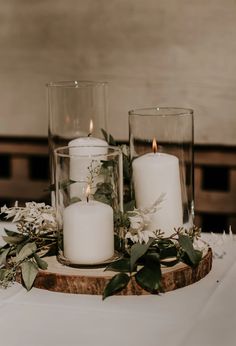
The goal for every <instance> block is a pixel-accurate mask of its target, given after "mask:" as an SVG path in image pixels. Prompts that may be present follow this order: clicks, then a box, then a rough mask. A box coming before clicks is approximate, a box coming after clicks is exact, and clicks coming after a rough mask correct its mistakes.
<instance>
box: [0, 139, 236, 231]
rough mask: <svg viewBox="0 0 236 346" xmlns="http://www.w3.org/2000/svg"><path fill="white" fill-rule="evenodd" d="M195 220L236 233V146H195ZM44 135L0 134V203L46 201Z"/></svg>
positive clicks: (209, 227)
mask: <svg viewBox="0 0 236 346" xmlns="http://www.w3.org/2000/svg"><path fill="white" fill-rule="evenodd" d="M194 173H195V214H196V217H195V223H196V224H197V225H198V226H201V227H202V228H203V229H204V230H208V231H209V230H214V231H215V230H222V229H228V227H229V225H232V228H233V230H235V233H236V148H232V147H219V146H218V147H216V146H196V147H195V169H194ZM48 186H49V160H48V142H47V139H46V138H24V139H22V138H3V137H2V138H0V205H1V206H2V205H3V204H4V203H7V204H8V205H12V204H13V203H14V202H15V200H18V201H20V202H22V203H24V202H25V201H32V200H34V201H46V202H47V203H49V202H50V194H49V192H48V191H46V190H47V188H48Z"/></svg>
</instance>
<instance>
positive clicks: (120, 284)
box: [103, 273, 130, 299]
mask: <svg viewBox="0 0 236 346" xmlns="http://www.w3.org/2000/svg"><path fill="white" fill-rule="evenodd" d="M129 281H130V276H129V275H127V274H125V273H119V274H116V275H115V276H113V278H112V279H111V280H110V281H109V282H108V284H107V285H106V287H105V289H104V292H103V299H105V298H107V297H109V296H112V295H113V294H115V293H117V292H120V291H121V290H123V289H124V288H125V287H126V286H127V285H128V283H129Z"/></svg>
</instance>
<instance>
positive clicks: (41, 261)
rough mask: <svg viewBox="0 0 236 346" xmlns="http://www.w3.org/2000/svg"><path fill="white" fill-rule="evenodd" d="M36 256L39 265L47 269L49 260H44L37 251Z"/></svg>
mask: <svg viewBox="0 0 236 346" xmlns="http://www.w3.org/2000/svg"><path fill="white" fill-rule="evenodd" d="M34 258H35V261H36V262H37V265H38V267H39V268H40V269H43V270H45V269H47V268H48V264H47V262H46V261H44V260H42V258H40V257H39V256H38V255H37V254H36V253H34Z"/></svg>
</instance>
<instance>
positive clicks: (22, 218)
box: [0, 202, 57, 290]
mask: <svg viewBox="0 0 236 346" xmlns="http://www.w3.org/2000/svg"><path fill="white" fill-rule="evenodd" d="M1 213H2V214H3V213H4V214H5V218H6V219H11V220H12V221H13V222H15V223H16V227H17V231H11V230H7V229H5V234H6V235H5V236H3V237H2V238H3V240H4V241H5V245H3V246H2V247H0V285H1V286H2V287H4V288H7V287H8V286H9V285H10V284H11V283H12V282H13V281H15V279H16V276H17V275H20V274H21V276H22V281H23V283H24V285H25V287H26V289H27V290H30V289H31V287H32V286H33V283H34V280H35V278H36V276H37V273H38V271H39V269H41V270H45V269H47V266H48V265H47V263H46V261H45V260H43V259H42V257H44V256H45V255H55V254H56V248H57V246H56V245H57V235H56V221H55V212H54V209H53V208H52V207H50V206H46V205H45V204H44V203H35V202H30V203H26V206H25V207H18V205H17V203H16V205H15V206H14V207H12V208H7V207H6V206H4V207H2V208H1Z"/></svg>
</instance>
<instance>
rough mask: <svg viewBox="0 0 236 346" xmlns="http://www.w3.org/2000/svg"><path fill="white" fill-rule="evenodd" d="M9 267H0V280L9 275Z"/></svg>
mask: <svg viewBox="0 0 236 346" xmlns="http://www.w3.org/2000/svg"><path fill="white" fill-rule="evenodd" d="M7 272H8V269H0V281H3V280H4V279H5V277H6V275H7Z"/></svg>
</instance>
